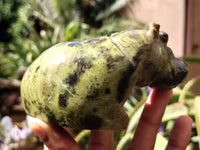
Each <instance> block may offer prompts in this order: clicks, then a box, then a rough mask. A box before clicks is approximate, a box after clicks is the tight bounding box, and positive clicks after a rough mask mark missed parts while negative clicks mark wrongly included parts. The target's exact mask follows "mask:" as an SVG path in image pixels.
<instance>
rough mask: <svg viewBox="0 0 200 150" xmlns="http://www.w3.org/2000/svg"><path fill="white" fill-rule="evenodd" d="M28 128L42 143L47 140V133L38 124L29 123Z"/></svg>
mask: <svg viewBox="0 0 200 150" xmlns="http://www.w3.org/2000/svg"><path fill="white" fill-rule="evenodd" d="M29 127H30V128H31V129H32V130H33V132H34V133H35V134H36V135H37V136H38V137H39V138H40V139H41V140H42V141H43V140H45V139H46V138H47V133H46V131H45V129H44V128H43V127H42V126H40V125H39V124H37V123H35V122H32V123H29Z"/></svg>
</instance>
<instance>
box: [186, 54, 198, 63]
mask: <svg viewBox="0 0 200 150" xmlns="http://www.w3.org/2000/svg"><path fill="white" fill-rule="evenodd" d="M183 59H184V60H185V61H187V62H191V63H198V64H200V57H197V56H190V57H184V58H183Z"/></svg>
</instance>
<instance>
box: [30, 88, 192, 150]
mask: <svg viewBox="0 0 200 150" xmlns="http://www.w3.org/2000/svg"><path fill="white" fill-rule="evenodd" d="M171 94H172V92H171V91H158V90H152V92H151V94H150V96H149V98H148V100H147V102H146V104H145V107H144V110H143V113H142V115H141V118H140V121H139V124H138V127H137V129H136V131H135V135H134V137H133V139H132V141H131V144H130V146H129V150H153V149H154V144H155V139H156V135H157V131H158V128H159V126H160V123H161V119H162V116H163V113H164V110H165V107H166V106H167V103H168V101H169V99H170V97H171ZM29 125H30V127H31V129H32V130H33V131H34V132H35V134H36V135H38V136H39V138H40V139H41V140H42V141H43V142H44V144H45V145H46V147H48V148H49V150H80V147H79V145H78V144H77V143H76V141H75V140H74V139H73V138H72V137H71V135H70V134H69V133H68V132H67V131H66V130H65V129H63V128H62V127H59V126H55V125H48V124H46V123H44V122H42V121H40V120H38V121H36V122H31V123H30V124H29ZM191 127H192V119H191V118H190V117H188V116H181V117H179V118H178V119H176V121H175V124H174V127H173V129H172V131H171V134H170V137H169V141H168V145H167V147H166V150H184V149H185V148H186V146H187V144H188V141H189V139H190V134H191ZM113 149H114V147H113V132H112V131H91V135H90V139H89V150H113Z"/></svg>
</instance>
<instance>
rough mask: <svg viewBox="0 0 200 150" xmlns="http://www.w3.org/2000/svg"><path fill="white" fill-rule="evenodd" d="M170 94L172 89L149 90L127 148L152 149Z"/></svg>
mask: <svg viewBox="0 0 200 150" xmlns="http://www.w3.org/2000/svg"><path fill="white" fill-rule="evenodd" d="M171 95H172V91H159V90H156V89H153V90H152V91H151V93H150V95H149V97H148V100H147V102H146V104H145V106H144V110H143V112H142V115H141V118H140V121H139V123H138V127H137V129H136V131H135V135H134V137H133V140H132V141H131V145H130V148H129V150H133V149H136V150H137V149H140V150H145V149H154V144H155V139H156V135H157V131H158V128H159V126H160V122H161V119H162V116H163V114H164V111H165V107H166V105H167V103H168V101H169V99H170V97H171Z"/></svg>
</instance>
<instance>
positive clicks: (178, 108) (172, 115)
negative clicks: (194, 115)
mask: <svg viewBox="0 0 200 150" xmlns="http://www.w3.org/2000/svg"><path fill="white" fill-rule="evenodd" d="M187 114H188V108H187V107H186V106H184V105H183V104H182V103H174V104H170V105H168V106H167V107H166V110H165V113H164V116H163V118H162V122H166V121H169V120H172V119H176V118H178V117H179V116H181V115H187Z"/></svg>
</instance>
